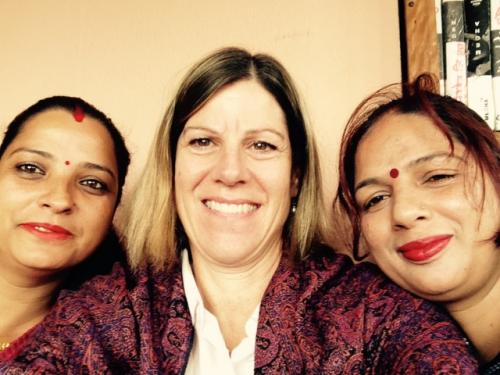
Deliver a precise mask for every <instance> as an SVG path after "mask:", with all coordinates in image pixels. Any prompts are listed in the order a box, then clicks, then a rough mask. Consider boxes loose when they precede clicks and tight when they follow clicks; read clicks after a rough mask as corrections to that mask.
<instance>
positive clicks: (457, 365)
mask: <svg viewBox="0 0 500 375" xmlns="http://www.w3.org/2000/svg"><path fill="white" fill-rule="evenodd" d="M346 258H347V257H345V256H342V255H338V254H334V252H333V250H332V249H329V248H325V247H323V248H318V249H315V250H314V251H313V252H312V255H311V257H310V258H309V259H308V260H307V262H306V263H305V265H304V272H303V273H302V275H303V276H307V277H306V278H305V279H304V282H306V283H308V284H309V288H307V289H309V290H311V291H312V292H311V293H310V294H309V295H307V296H305V295H304V296H303V297H306V300H304V301H303V302H304V303H305V304H306V305H308V306H309V307H308V309H307V310H308V311H310V312H313V313H312V316H313V317H312V319H313V321H314V322H315V324H316V325H317V326H318V327H320V328H321V331H322V332H324V335H325V337H326V340H327V341H328V340H338V339H339V337H343V340H344V341H345V342H348V343H349V344H348V345H347V347H351V349H352V348H356V347H357V345H361V346H358V349H361V347H364V349H363V352H365V355H366V358H365V359H364V361H365V365H366V363H371V364H372V366H373V368H375V369H378V370H377V371H382V369H384V368H386V369H387V368H391V369H393V371H394V372H395V373H399V371H400V372H402V373H403V372H404V373H408V372H410V373H435V372H439V371H441V370H442V369H445V368H446V369H447V371H448V370H449V371H457V373H475V372H476V369H477V363H476V361H475V360H474V358H473V357H472V355H471V354H470V353H469V351H468V348H467V346H466V345H465V343H464V341H463V337H462V333H461V330H460V329H459V328H458V327H457V326H456V324H455V323H454V322H453V321H452V320H451V319H450V317H449V315H448V314H447V313H446V311H444V309H442V308H440V307H439V306H436V305H435V304H433V303H431V302H428V301H425V300H423V299H421V298H419V297H416V296H414V295H412V294H411V293H409V292H407V291H406V290H403V289H402V288H400V287H399V286H397V285H396V284H394V283H393V282H392V281H391V280H389V279H388V278H387V277H386V276H385V275H384V274H383V273H382V272H381V271H380V269H379V268H378V267H377V266H376V265H374V264H371V263H360V264H353V263H352V262H351V260H350V259H348V258H347V259H346ZM311 272H312V274H313V275H314V276H311ZM314 284H316V285H315V286H314V287H312V286H313V285H314ZM307 289H304V290H307ZM356 343H358V344H356ZM396 369H399V370H398V371H396ZM426 371H428V372H426Z"/></svg>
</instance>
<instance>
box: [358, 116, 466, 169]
mask: <svg viewBox="0 0 500 375" xmlns="http://www.w3.org/2000/svg"><path fill="white" fill-rule="evenodd" d="M454 145H455V148H456V149H458V148H460V146H461V145H460V144H459V143H458V142H455V143H454ZM449 150H450V145H449V142H448V139H447V138H446V137H445V135H444V134H443V133H442V132H441V131H440V130H439V128H438V127H437V126H436V125H435V124H434V123H433V122H432V120H431V119H430V118H429V117H427V116H424V115H421V114H413V113H411V114H401V113H394V112H391V113H387V114H385V115H383V116H382V117H381V118H380V119H378V120H377V121H376V122H375V123H374V124H373V125H372V127H371V128H370V129H369V130H368V131H367V132H366V134H365V135H364V136H363V138H362V139H361V141H360V143H359V146H358V149H357V150H356V165H357V166H358V167H363V165H365V164H386V163H392V164H394V165H395V166H396V165H398V164H400V163H401V162H402V161H403V160H404V159H405V158H411V157H421V156H424V155H425V154H428V153H430V152H437V151H443V152H447V151H449Z"/></svg>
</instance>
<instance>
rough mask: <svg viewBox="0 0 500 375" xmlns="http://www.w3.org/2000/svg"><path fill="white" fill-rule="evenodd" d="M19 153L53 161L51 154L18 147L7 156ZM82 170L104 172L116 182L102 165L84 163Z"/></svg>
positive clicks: (111, 172) (112, 174) (112, 175)
mask: <svg viewBox="0 0 500 375" xmlns="http://www.w3.org/2000/svg"><path fill="white" fill-rule="evenodd" d="M19 152H28V153H31V154H36V155H39V156H42V157H44V158H46V159H50V160H54V159H55V158H54V155H52V154H51V153H49V152H46V151H41V150H35V149H32V148H26V147H19V148H16V149H15V150H14V151H12V152H11V153H10V154H9V156H12V155H14V154H17V153H19ZM81 165H82V167H83V168H85V169H96V170H98V171H102V172H105V173H107V174H109V175H110V176H111V177H112V178H113V179H114V180H116V176H115V174H114V173H113V171H112V170H111V169H110V168H108V167H105V166H103V165H100V164H96V163H91V162H84V163H82V164H81Z"/></svg>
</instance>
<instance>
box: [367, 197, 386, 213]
mask: <svg viewBox="0 0 500 375" xmlns="http://www.w3.org/2000/svg"><path fill="white" fill-rule="evenodd" d="M387 198H389V196H388V195H382V194H380V195H376V196H374V197H373V198H371V199H370V200H369V201H368V202H366V203H365V204H364V206H363V211H368V210H370V209H372V208H373V207H375V206H376V205H378V204H379V203H380V202H382V201H384V200H386V199H387Z"/></svg>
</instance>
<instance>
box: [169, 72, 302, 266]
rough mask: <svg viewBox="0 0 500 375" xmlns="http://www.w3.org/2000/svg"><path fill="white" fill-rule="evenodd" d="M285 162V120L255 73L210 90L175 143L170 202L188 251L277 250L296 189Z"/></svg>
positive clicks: (241, 255)
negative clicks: (210, 94) (251, 77)
mask: <svg viewBox="0 0 500 375" xmlns="http://www.w3.org/2000/svg"><path fill="white" fill-rule="evenodd" d="M291 170H292V154H291V147H290V141H289V137H288V131H287V125H286V120H285V116H284V114H283V111H282V110H281V108H280V106H279V105H278V103H277V102H276V100H275V99H274V98H273V96H272V95H271V94H270V93H269V92H267V91H266V90H265V89H264V88H263V87H262V86H261V85H260V84H259V83H258V82H256V81H255V80H242V81H238V82H236V83H233V84H231V85H229V86H226V87H224V88H222V89H221V90H220V91H218V92H217V93H216V94H215V95H214V96H213V97H212V98H211V99H210V100H209V101H208V102H207V103H206V104H205V105H204V106H203V107H202V108H201V109H200V110H198V111H197V112H196V113H195V114H194V115H193V116H192V117H191V118H190V119H189V120H188V121H187V123H186V125H185V128H184V130H183V132H182V134H181V136H180V138H179V140H178V144H177V153H176V162H175V199H176V207H177V211H178V215H179V217H180V220H181V222H182V225H183V227H184V230H185V231H186V234H187V236H188V239H189V243H190V247H191V251H192V254H193V257H201V258H203V259H208V260H209V261H211V262H214V263H216V264H220V265H228V266H233V265H240V264H245V263H247V262H251V261H255V260H256V259H260V258H261V257H265V256H267V254H269V253H274V255H276V254H279V253H280V252H281V245H282V244H281V238H282V231H283V226H284V223H285V221H286V218H287V216H288V213H289V210H290V200H291V198H292V197H293V196H294V195H296V187H293V188H292V183H291V180H292V178H291ZM293 185H296V184H293Z"/></svg>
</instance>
